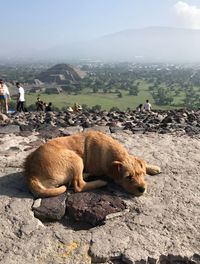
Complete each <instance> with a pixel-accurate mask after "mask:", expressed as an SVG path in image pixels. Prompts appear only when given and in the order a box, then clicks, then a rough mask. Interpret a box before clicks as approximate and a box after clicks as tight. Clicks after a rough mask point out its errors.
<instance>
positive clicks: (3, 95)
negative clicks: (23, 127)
mask: <svg viewBox="0 0 200 264" xmlns="http://www.w3.org/2000/svg"><path fill="white" fill-rule="evenodd" d="M16 87H17V88H18V96H17V107H16V110H17V111H18V112H21V111H23V112H26V108H25V96H24V88H23V87H22V86H21V84H20V83H19V82H16ZM9 101H10V93H9V90H8V87H7V85H6V84H5V83H4V81H3V80H2V79H0V112H1V113H8V104H9ZM36 110H37V111H46V112H49V111H52V103H51V102H49V104H46V103H45V102H43V101H42V100H41V99H40V96H38V97H37V101H36ZM70 110H71V111H73V112H79V111H81V110H82V107H81V106H80V105H79V104H77V103H75V104H74V106H73V107H72V108H71V107H70V108H69V111H70ZM136 110H137V111H138V112H142V111H147V112H149V111H151V104H150V103H149V100H146V102H145V103H144V104H140V105H138V107H137V108H136Z"/></svg>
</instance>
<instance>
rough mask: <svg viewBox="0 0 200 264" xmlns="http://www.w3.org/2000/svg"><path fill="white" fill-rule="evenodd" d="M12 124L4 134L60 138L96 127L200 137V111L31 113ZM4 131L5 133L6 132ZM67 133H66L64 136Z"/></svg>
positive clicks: (17, 117)
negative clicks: (48, 133) (53, 134)
mask: <svg viewBox="0 0 200 264" xmlns="http://www.w3.org/2000/svg"><path fill="white" fill-rule="evenodd" d="M9 117H10V124H9V125H7V129H6V132H4V130H5V128H0V133H8V132H10V133H12V132H15V130H17V127H18V129H20V131H31V132H32V131H43V130H44V129H45V130H48V131H49V130H52V129H54V130H55V128H59V129H57V134H63V133H64V134H66V132H65V131H64V130H65V128H69V127H70V128H71V127H77V126H79V127H80V129H85V128H90V127H94V126H101V127H102V126H104V127H107V130H109V132H116V131H117V130H129V131H131V132H132V133H133V134H138V133H139V134H144V133H147V132H157V133H161V134H165V133H176V134H178V135H183V134H188V135H190V136H193V135H199V134H200V110H197V111H188V110H186V109H180V110H171V111H154V112H149V113H147V112H135V111H127V112H105V111H102V112H98V111H96V112H95V111H82V112H81V113H71V112H68V111H65V112H47V113H45V112H30V113H25V114H24V113H15V114H12V115H10V116H9ZM2 131H3V132H2ZM63 131H64V132H63Z"/></svg>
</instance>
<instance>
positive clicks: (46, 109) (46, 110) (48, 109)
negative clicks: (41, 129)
mask: <svg viewBox="0 0 200 264" xmlns="http://www.w3.org/2000/svg"><path fill="white" fill-rule="evenodd" d="M51 111H52V102H49V104H48V105H46V107H45V112H51Z"/></svg>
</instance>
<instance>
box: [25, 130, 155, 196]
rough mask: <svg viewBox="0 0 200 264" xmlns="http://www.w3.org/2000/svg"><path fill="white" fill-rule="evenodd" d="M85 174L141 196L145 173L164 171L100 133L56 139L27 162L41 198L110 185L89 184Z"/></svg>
mask: <svg viewBox="0 0 200 264" xmlns="http://www.w3.org/2000/svg"><path fill="white" fill-rule="evenodd" d="M83 172H86V173H89V174H91V175H95V176H101V177H105V179H106V177H108V178H111V179H113V180H114V182H115V183H117V184H119V185H121V186H122V187H123V188H124V189H125V190H127V191H128V192H130V193H132V194H134V195H137V196H139V195H142V194H143V193H144V192H145V191H146V183H145V181H144V176H145V174H146V173H147V174H157V173H159V172H160V168H159V167H157V166H152V165H147V164H146V163H145V162H144V161H143V160H140V159H138V158H136V157H133V156H130V155H129V154H128V152H127V150H126V149H125V148H124V147H123V146H122V145H121V144H120V143H118V142H117V141H116V140H114V139H113V138H111V137H109V136H107V135H105V134H103V133H100V132H96V131H91V132H86V133H80V134H76V135H73V136H69V137H59V138H55V139H53V140H51V141H49V142H47V143H45V144H44V145H42V146H40V147H39V148H38V149H36V150H35V151H34V152H33V153H31V154H30V155H29V156H28V157H27V159H26V161H25V176H26V178H27V182H28V185H29V188H30V190H31V191H32V193H33V194H34V195H35V196H37V197H50V196H56V195H59V194H62V193H64V192H66V190H67V187H66V185H70V184H72V185H73V186H74V189H75V191H76V192H81V191H86V190H92V189H95V188H99V187H102V186H105V185H106V184H107V182H106V181H103V180H95V181H91V182H86V181H84V179H83Z"/></svg>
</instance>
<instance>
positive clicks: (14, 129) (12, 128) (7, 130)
mask: <svg viewBox="0 0 200 264" xmlns="http://www.w3.org/2000/svg"><path fill="white" fill-rule="evenodd" d="M19 132H20V127H19V126H17V125H7V126H3V127H0V134H11V133H19Z"/></svg>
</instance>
